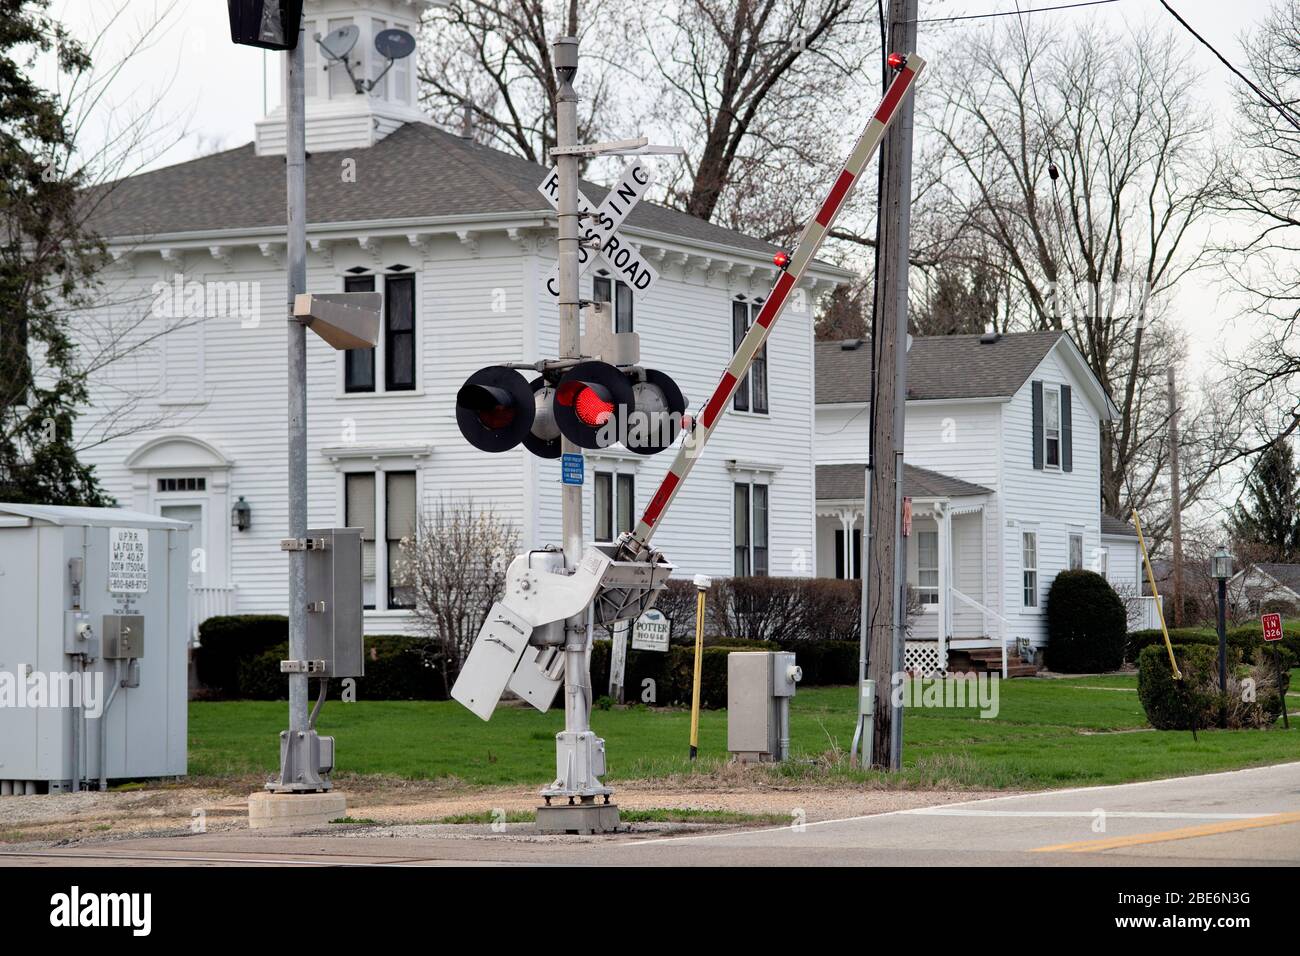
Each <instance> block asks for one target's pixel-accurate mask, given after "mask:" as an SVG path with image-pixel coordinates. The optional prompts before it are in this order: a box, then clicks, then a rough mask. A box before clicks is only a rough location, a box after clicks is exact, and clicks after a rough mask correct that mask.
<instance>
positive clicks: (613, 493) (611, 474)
mask: <svg viewBox="0 0 1300 956" xmlns="http://www.w3.org/2000/svg"><path fill="white" fill-rule="evenodd" d="M600 477H607V478H609V529H610V533H611V535H612V536H611V537H609V538H601V537H598V536H597V530H598V528H599V524H598V522H597V521H596V517H597V516H596V504H597V500H598V499H597V497H596V483H597V481H598V479H599V478H600ZM625 479H626V480H627V481H630V482H631V483H632V500H631V502H630V503H629V506H628V515H629V516H630V524H631V526H630V527H629V528H627V529H626V530H628V531H633V530H635V529H636V522H637V512H636V471H635V470H632V469H629V468H618V467H606V468H595V469H593V470H592V479H591V537H592V543H593V544H613V543H614V542H615V541H617V540H618V536H619V534H620V530H619V526H618V513H619V505H620V504H622V503H623V491H622V485H623V482H624V480H625Z"/></svg>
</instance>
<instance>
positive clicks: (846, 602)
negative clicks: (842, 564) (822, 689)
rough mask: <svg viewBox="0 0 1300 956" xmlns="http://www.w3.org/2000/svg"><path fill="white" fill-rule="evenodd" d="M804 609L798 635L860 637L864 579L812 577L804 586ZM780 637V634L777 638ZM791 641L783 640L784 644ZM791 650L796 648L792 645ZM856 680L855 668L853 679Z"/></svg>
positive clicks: (823, 638)
mask: <svg viewBox="0 0 1300 956" xmlns="http://www.w3.org/2000/svg"><path fill="white" fill-rule="evenodd" d="M801 594H802V598H803V605H804V606H803V613H802V615H801V621H800V624H801V627H800V633H799V638H800V640H802V641H805V642H813V641H817V642H820V641H835V642H839V641H852V642H853V643H854V644H856V643H857V641H858V626H859V623H860V618H861V617H862V582H861V581H837V580H834V579H831V578H811V579H808V580H806V581H804V582H803V584H802V588H801ZM778 640H780V638H778ZM787 643H788V642H786V641H784V640H782V644H783V645H784V644H787ZM790 649H791V650H795V648H793V647H791V648H790ZM856 680H857V676H856V672H855V676H854V681H856Z"/></svg>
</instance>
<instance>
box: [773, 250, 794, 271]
mask: <svg viewBox="0 0 1300 956" xmlns="http://www.w3.org/2000/svg"><path fill="white" fill-rule="evenodd" d="M772 261H773V262H774V263H776V267H777V268H778V269H784V268H785V267H786V266H788V265H789V264H790V254H789V253H788V252H778V253H777V254H776V255H774V256H773V257H772Z"/></svg>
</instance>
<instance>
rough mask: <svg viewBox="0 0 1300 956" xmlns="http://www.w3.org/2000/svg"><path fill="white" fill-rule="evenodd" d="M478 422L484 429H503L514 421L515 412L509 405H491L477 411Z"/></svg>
mask: <svg viewBox="0 0 1300 956" xmlns="http://www.w3.org/2000/svg"><path fill="white" fill-rule="evenodd" d="M478 420H479V421H481V422H482V423H483V425H484V427H486V428H505V427H506V426H507V425H509V424H510V423H511V422H513V421H514V420H515V410H514V409H513V408H511V407H510V406H509V405H492V406H490V407H488V408H482V409H479V411H478Z"/></svg>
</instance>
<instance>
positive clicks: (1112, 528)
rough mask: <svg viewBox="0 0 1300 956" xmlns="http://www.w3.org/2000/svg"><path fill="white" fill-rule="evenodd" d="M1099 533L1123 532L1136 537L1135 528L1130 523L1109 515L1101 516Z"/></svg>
mask: <svg viewBox="0 0 1300 956" xmlns="http://www.w3.org/2000/svg"><path fill="white" fill-rule="evenodd" d="M1101 533H1102V534H1123V535H1128V536H1129V537H1131V538H1136V537H1137V536H1138V533H1137V529H1136V528H1134V527H1133V526H1132V525H1131V524H1129V523H1128V522H1127V521H1123V520H1121V519H1119V518H1114V517H1111V516H1110V515H1102V516H1101Z"/></svg>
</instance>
